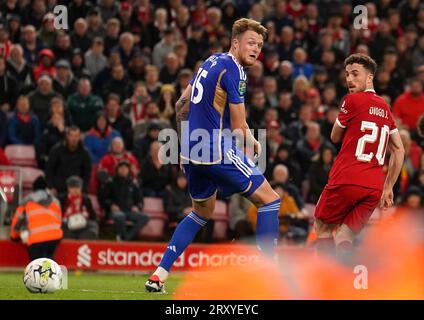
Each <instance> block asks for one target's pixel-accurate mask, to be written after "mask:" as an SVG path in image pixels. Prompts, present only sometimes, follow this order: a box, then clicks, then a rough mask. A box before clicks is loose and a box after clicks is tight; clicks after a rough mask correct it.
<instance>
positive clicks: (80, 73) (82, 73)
mask: <svg viewBox="0 0 424 320" xmlns="http://www.w3.org/2000/svg"><path fill="white" fill-rule="evenodd" d="M71 68H72V73H73V74H74V76H75V77H76V78H77V79H81V78H90V74H89V73H88V70H87V69H86V68H85V62H84V54H83V52H82V51H81V49H79V48H76V49H74V50H73V51H72V56H71Z"/></svg>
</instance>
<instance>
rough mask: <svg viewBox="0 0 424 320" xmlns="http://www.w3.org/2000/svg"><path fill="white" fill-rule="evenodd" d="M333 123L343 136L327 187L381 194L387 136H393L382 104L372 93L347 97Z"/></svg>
mask: <svg viewBox="0 0 424 320" xmlns="http://www.w3.org/2000/svg"><path fill="white" fill-rule="evenodd" d="M336 123H337V124H338V125H339V126H340V127H342V128H344V129H345V132H344V136H343V142H342V147H341V149H340V152H339V154H338V155H337V157H336V159H335V161H334V164H333V167H332V168H331V171H330V177H329V180H328V184H329V185H339V184H351V185H359V186H363V187H367V188H373V189H379V190H382V189H383V185H384V179H385V174H384V173H383V170H382V169H383V165H384V158H385V155H386V149H387V143H388V141H389V136H390V134H393V133H395V132H397V128H396V124H395V122H394V120H393V117H392V114H391V112H390V108H389V106H388V105H387V103H386V101H385V100H384V99H383V98H381V97H379V96H378V95H377V94H376V93H375V91H373V90H367V91H364V92H358V93H351V94H348V95H346V96H345V98H344V100H343V103H342V106H341V108H340V113H339V115H338V117H337V119H336Z"/></svg>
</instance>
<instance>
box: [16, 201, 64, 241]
mask: <svg viewBox="0 0 424 320" xmlns="http://www.w3.org/2000/svg"><path fill="white" fill-rule="evenodd" d="M61 227H62V211H61V209H60V205H59V202H58V201H57V200H56V199H53V198H52V199H51V201H47V202H46V201H41V203H40V202H37V201H33V200H29V201H27V202H26V203H24V204H22V205H20V206H19V207H18V208H17V209H16V212H15V215H14V216H13V219H12V226H11V231H10V236H11V238H12V239H18V238H19V237H20V232H21V231H22V230H23V229H27V230H28V231H29V236H28V239H27V241H26V244H27V245H28V246H30V245H32V244H34V243H40V242H46V241H53V240H60V239H62V237H63V231H62V228H61Z"/></svg>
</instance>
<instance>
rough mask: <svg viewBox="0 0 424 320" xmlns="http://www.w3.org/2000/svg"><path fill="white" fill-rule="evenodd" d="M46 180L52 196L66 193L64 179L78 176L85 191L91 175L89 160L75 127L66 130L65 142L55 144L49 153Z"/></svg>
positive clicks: (78, 131)
mask: <svg viewBox="0 0 424 320" xmlns="http://www.w3.org/2000/svg"><path fill="white" fill-rule="evenodd" d="M45 172H46V180H47V183H48V186H49V188H50V189H51V190H52V192H53V193H54V194H60V193H62V192H65V191H66V183H65V182H66V179H68V178H69V177H71V176H78V177H80V178H82V180H83V181H84V185H83V190H87V187H88V181H89V178H90V174H91V159H90V154H89V152H88V150H87V149H86V148H85V147H84V145H83V144H82V141H81V131H80V129H79V128H78V127H76V126H70V127H68V128H67V129H66V135H65V140H64V141H63V142H61V143H58V144H56V145H55V146H54V147H53V148H52V149H51V151H50V154H49V158H48V160H47V164H46V170H45Z"/></svg>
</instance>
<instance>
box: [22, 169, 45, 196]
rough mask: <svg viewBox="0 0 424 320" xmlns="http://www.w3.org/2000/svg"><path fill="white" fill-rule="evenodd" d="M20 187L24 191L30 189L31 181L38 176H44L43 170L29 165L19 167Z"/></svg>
mask: <svg viewBox="0 0 424 320" xmlns="http://www.w3.org/2000/svg"><path fill="white" fill-rule="evenodd" d="M21 176H22V188H23V190H24V191H25V192H27V191H31V190H32V184H33V182H34V181H35V180H36V179H37V178H38V177H39V176H43V177H44V172H43V171H42V170H40V169H36V168H31V167H21Z"/></svg>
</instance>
